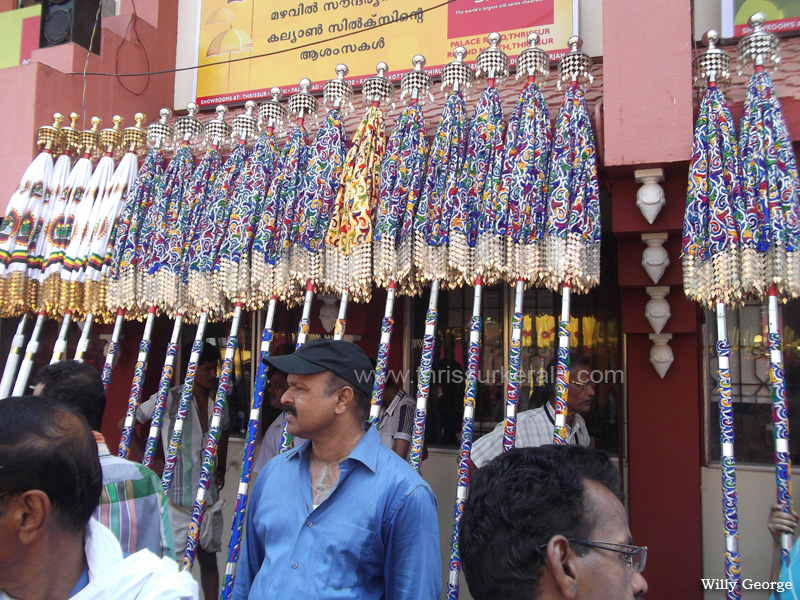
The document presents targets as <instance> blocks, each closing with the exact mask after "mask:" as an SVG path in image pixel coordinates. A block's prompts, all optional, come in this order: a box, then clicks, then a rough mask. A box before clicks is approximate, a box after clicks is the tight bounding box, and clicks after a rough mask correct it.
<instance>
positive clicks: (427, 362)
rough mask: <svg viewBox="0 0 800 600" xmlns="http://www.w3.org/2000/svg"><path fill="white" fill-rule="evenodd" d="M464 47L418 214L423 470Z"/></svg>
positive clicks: (452, 67)
mask: <svg viewBox="0 0 800 600" xmlns="http://www.w3.org/2000/svg"><path fill="white" fill-rule="evenodd" d="M466 55H467V51H466V49H465V48H464V47H463V46H458V47H456V48H455V49H454V50H453V56H454V57H455V60H454V61H453V62H451V63H450V64H448V65H446V66H445V67H444V69H442V91H444V90H445V89H446V88H449V89H451V90H452V92H451V93H450V95H449V96H448V98H447V101H446V102H445V105H444V108H443V110H442V117H441V119H440V120H439V125H438V127H437V129H436V135H435V136H434V138H433V146H432V147H431V151H430V156H429V160H428V168H427V172H426V175H425V184H424V186H423V188H422V195H421V197H420V200H419V203H418V205H417V212H416V216H415V219H414V263H415V277H416V278H417V281H418V282H419V284H420V285H422V284H423V283H425V282H430V284H431V288H430V299H429V302H428V312H427V313H426V317H425V336H424V339H423V344H422V358H421V360H420V366H419V377H418V382H417V406H416V410H415V411H414V430H413V433H412V436H411V454H410V457H409V462H410V463H411V465H412V466H413V467H414V468H415V469H417V470H418V471H419V465H420V462H421V461H422V449H423V442H424V436H425V420H426V416H427V406H428V395H429V393H430V381H431V366H432V365H433V351H434V346H435V342H436V322H437V319H438V310H437V301H438V297H439V283H440V282H444V283H447V279H448V276H449V273H450V270H449V268H448V264H449V260H448V251H449V239H450V238H449V235H448V234H449V231H450V220H451V218H452V214H453V208H454V202H455V196H456V194H457V193H458V182H459V181H460V179H461V176H462V170H463V166H464V156H465V155H466V139H467V108H466V104H465V102H464V96H463V92H466V90H467V89H469V86H470V84H471V82H472V78H473V71H472V69H471V68H470V67H469V66H468V65H466V64H465V63H464V57H465V56H466Z"/></svg>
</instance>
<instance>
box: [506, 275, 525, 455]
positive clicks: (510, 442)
mask: <svg viewBox="0 0 800 600" xmlns="http://www.w3.org/2000/svg"><path fill="white" fill-rule="evenodd" d="M524 293H525V282H524V281H523V280H522V279H518V280H517V290H516V294H515V296H514V317H513V319H512V321H511V348H510V350H509V353H508V390H506V418H505V425H504V428H503V452H508V451H509V450H511V449H512V448H513V447H514V443H515V442H516V439H517V407H518V406H519V387H520V385H519V384H520V371H521V369H522V297H523V295H524Z"/></svg>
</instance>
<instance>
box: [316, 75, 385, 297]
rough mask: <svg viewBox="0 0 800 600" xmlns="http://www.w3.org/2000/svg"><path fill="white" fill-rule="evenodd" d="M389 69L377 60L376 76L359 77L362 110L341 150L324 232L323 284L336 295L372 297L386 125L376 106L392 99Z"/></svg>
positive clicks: (381, 112)
mask: <svg viewBox="0 0 800 600" xmlns="http://www.w3.org/2000/svg"><path fill="white" fill-rule="evenodd" d="M388 69H389V67H388V66H387V65H386V63H383V62H381V63H378V65H377V66H376V70H377V73H378V74H377V75H375V76H373V77H370V78H369V79H367V80H366V81H364V85H363V87H362V91H361V93H362V96H363V99H364V103H365V105H366V106H367V110H366V112H365V114H364V117H363V119H362V120H361V123H360V124H359V126H358V128H357V129H356V133H355V135H354V136H353V140H352V142H351V145H350V149H349V150H348V152H347V159H346V161H345V165H344V170H343V171H342V185H341V187H340V188H339V192H338V195H337V196H336V200H335V201H334V204H333V210H332V212H331V221H330V225H329V227H328V232H327V234H326V236H325V245H326V250H325V283H326V286H327V287H328V288H329V289H331V290H332V291H334V292H335V293H337V294H344V293H345V292H346V293H347V294H348V295H349V297H350V298H351V299H355V300H356V301H358V302H367V301H369V299H370V297H371V296H372V223H373V216H374V213H375V210H376V208H377V205H378V194H379V191H380V184H381V172H380V169H381V162H382V161H383V156H384V154H385V152H386V134H385V128H386V124H385V121H384V116H383V110H382V109H381V106H387V105H390V104H391V103H392V99H393V98H394V86H392V83H391V81H389V79H388V78H387V77H386V71H387V70H388Z"/></svg>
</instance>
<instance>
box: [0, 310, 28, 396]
mask: <svg viewBox="0 0 800 600" xmlns="http://www.w3.org/2000/svg"><path fill="white" fill-rule="evenodd" d="M29 320H30V317H29V316H28V313H25V314H24V315H22V318H21V319H20V320H19V324H18V325H17V331H16V333H15V334H14V338H13V339H12V340H11V348H10V349H9V351H8V358H7V359H6V366H5V368H4V369H3V378H2V379H0V399H2V398H8V395H9V394H10V393H11V388H12V387H13V386H14V378H15V377H16V375H17V367H19V361H20V359H21V358H22V346H23V345H24V344H25V327H26V326H27V325H28V321H29Z"/></svg>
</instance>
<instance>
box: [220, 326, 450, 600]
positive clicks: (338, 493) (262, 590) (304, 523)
mask: <svg viewBox="0 0 800 600" xmlns="http://www.w3.org/2000/svg"><path fill="white" fill-rule="evenodd" d="M267 362H268V363H269V364H270V365H271V366H273V367H275V368H276V369H280V370H281V371H284V372H285V373H288V374H289V376H288V378H287V379H288V382H289V389H288V391H287V392H286V393H285V394H284V395H283V398H282V402H283V406H284V411H285V413H286V421H287V431H288V432H289V433H290V434H292V435H297V436H300V437H302V438H304V439H306V440H309V441H308V442H306V443H304V444H302V445H301V446H299V447H297V448H294V449H293V450H291V451H289V452H287V453H285V454H282V455H280V456H278V457H276V458H274V459H273V460H271V461H269V462H268V463H267V465H266V466H265V467H264V470H263V471H261V475H260V476H259V478H258V481H257V482H256V484H255V487H254V489H253V495H252V498H251V499H250V510H249V511H248V514H247V525H246V531H245V537H244V542H243V549H242V556H241V559H240V561H239V566H238V569H237V574H236V583H235V586H234V592H233V597H234V598H236V599H237V600H239V599H244V598H248V597H249V598H278V597H280V598H292V599H293V600H301V599H303V598H309V599H312V598H313V599H315V600H329V599H330V600H334V599H340V598H349V599H356V598H357V599H359V600H369V599H373V598H374V599H381V598H385V599H387V600H434V599H436V598H439V597H440V595H441V574H440V570H441V557H440V554H439V527H438V520H437V514H436V500H435V498H434V496H433V492H432V491H431V488H430V486H428V484H426V483H425V482H424V481H423V480H422V478H421V477H420V476H419V475H418V474H417V473H416V471H414V469H413V468H411V467H410V466H409V465H408V464H407V463H406V462H405V461H404V460H403V459H401V458H400V457H399V456H397V455H396V454H395V453H394V452H392V451H391V450H389V449H388V448H386V447H385V446H383V445H382V444H381V439H380V435H379V434H378V432H377V431H376V430H375V428H373V427H369V428H366V430H365V426H364V422H365V420H366V418H367V416H368V415H369V404H370V396H371V392H372V382H373V371H372V364H371V363H370V361H369V359H368V358H367V357H366V355H365V354H364V353H363V352H362V351H361V349H360V348H358V346H356V345H355V344H351V343H349V342H344V341H334V340H316V341H312V342H308V343H306V344H304V345H303V346H301V347H300V349H298V350H297V351H296V352H295V353H294V354H291V355H288V356H278V357H274V358H269V359H267Z"/></svg>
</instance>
